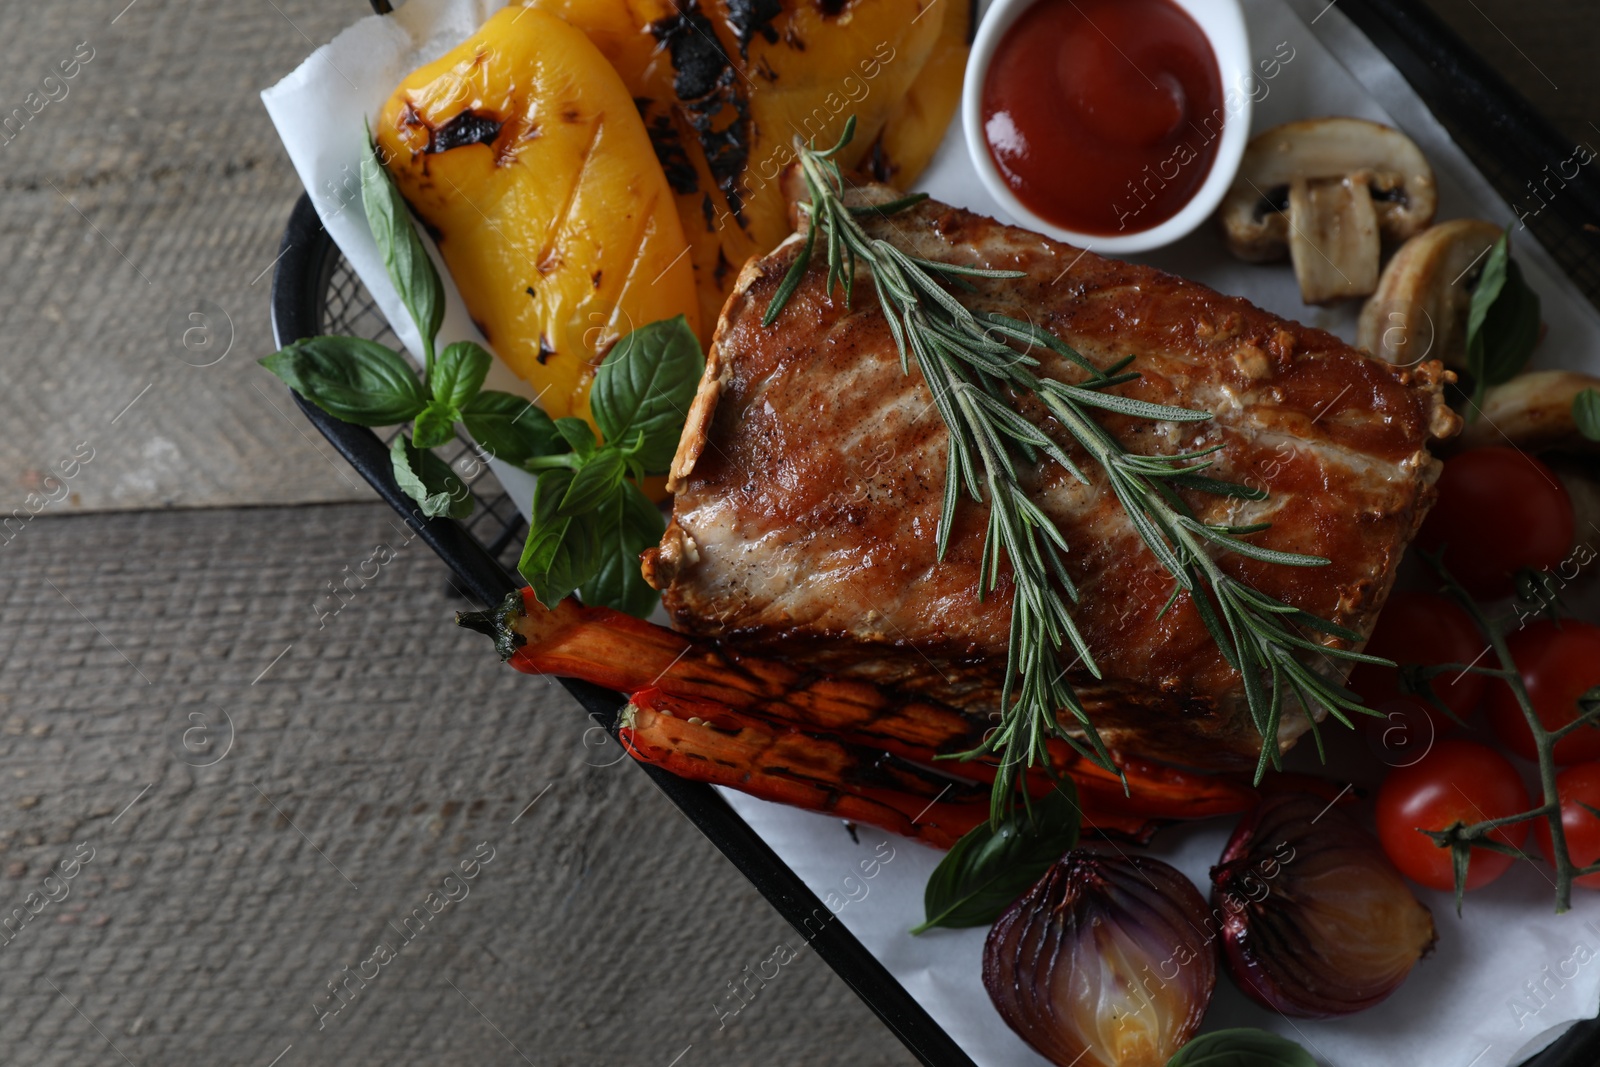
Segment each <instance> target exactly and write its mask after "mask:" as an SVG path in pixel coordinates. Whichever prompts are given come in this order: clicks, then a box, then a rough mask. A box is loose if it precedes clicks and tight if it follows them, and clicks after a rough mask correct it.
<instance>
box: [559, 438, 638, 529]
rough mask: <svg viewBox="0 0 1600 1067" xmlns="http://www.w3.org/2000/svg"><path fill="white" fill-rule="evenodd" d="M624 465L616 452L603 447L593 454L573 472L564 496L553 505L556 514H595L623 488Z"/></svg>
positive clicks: (616, 450) (620, 454) (613, 449)
mask: <svg viewBox="0 0 1600 1067" xmlns="http://www.w3.org/2000/svg"><path fill="white" fill-rule="evenodd" d="M623 473H624V462H623V458H622V453H621V451H619V450H618V449H615V448H612V447H611V446H609V445H608V446H606V447H605V448H602V449H600V450H598V451H596V452H592V453H590V455H589V458H588V459H586V460H584V461H583V463H582V464H581V465H579V467H578V469H577V470H575V471H573V472H572V481H571V483H570V484H569V485H568V486H567V492H566V495H565V496H563V497H562V498H561V502H560V503H559V504H557V505H556V514H558V515H577V514H579V513H580V512H586V511H590V512H592V511H594V510H596V509H597V508H599V507H600V506H601V505H602V504H604V503H605V502H606V501H608V500H610V499H611V498H612V497H613V496H615V495H616V493H617V489H618V487H620V486H621V485H622V475H623Z"/></svg>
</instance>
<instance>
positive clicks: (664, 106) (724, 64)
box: [526, 0, 967, 336]
mask: <svg viewBox="0 0 1600 1067" xmlns="http://www.w3.org/2000/svg"><path fill="white" fill-rule="evenodd" d="M526 2H527V3H528V4H529V6H530V7H532V8H533V9H535V10H539V11H545V12H549V13H552V14H555V15H559V16H560V17H561V18H562V19H564V20H566V21H567V22H569V23H571V24H572V25H573V26H576V27H578V28H579V29H581V30H583V31H584V32H585V33H587V34H588V35H589V37H590V39H591V40H593V41H594V43H595V44H596V45H597V46H598V47H599V49H600V51H601V52H603V53H604V54H605V56H606V58H607V59H609V60H610V61H611V63H612V65H613V66H614V67H615V68H616V69H617V71H618V73H620V74H621V75H622V80H623V82H624V83H625V84H626V85H627V87H628V91H629V93H631V94H632V96H633V97H634V100H635V102H636V103H637V104H638V106H639V110H640V112H641V113H642V114H643V116H644V120H645V125H646V126H647V128H648V129H649V133H650V139H651V140H652V142H654V145H655V150H656V154H657V156H658V157H659V158H660V160H661V164H662V168H663V169H664V171H665V172H666V176H667V180H668V182H669V183H670V184H671V186H672V190H673V192H674V193H675V194H676V197H677V208H678V214H679V217H680V219H681V220H682V224H683V230H684V233H685V235H686V236H687V237H688V240H689V243H690V247H691V251H690V254H689V258H690V260H692V262H693V264H694V272H695V281H696V284H697V285H698V288H699V292H700V315H701V324H702V326H703V327H704V330H705V332H706V334H709V332H710V330H711V329H712V328H713V327H714V325H715V324H716V321H717V316H718V315H719V314H720V312H721V310H722V304H723V301H724V300H725V299H726V297H727V294H728V292H729V290H730V289H731V288H732V286H733V283H734V279H735V278H736V277H737V276H738V273H739V268H740V267H742V266H743V265H744V263H745V260H747V259H748V258H750V257H751V256H753V255H764V254H765V253H767V252H769V251H771V250H772V248H773V247H774V246H776V245H777V244H778V242H780V241H782V240H783V239H784V238H785V237H787V236H788V235H789V233H790V229H791V227H790V225H789V220H788V215H787V204H786V203H785V201H784V197H783V193H782V190H781V189H780V188H779V183H778V177H779V175H780V174H781V173H782V171H783V168H784V167H785V166H786V165H787V164H788V163H789V162H790V161H791V160H792V159H793V158H794V155H793V150H792V148H791V145H792V142H793V139H794V137H795V136H796V135H799V136H801V137H803V138H814V139H815V140H816V142H817V144H819V145H832V144H833V142H834V141H836V140H837V139H838V137H839V134H840V133H841V132H842V131H843V129H844V124H845V121H846V120H847V119H848V118H849V117H850V116H851V115H852V114H854V115H855V116H856V135H855V140H854V141H853V142H852V144H851V145H850V147H849V148H848V149H847V150H846V151H845V152H843V153H841V155H840V157H839V162H840V165H841V166H843V167H844V168H845V169H846V170H849V169H852V168H854V167H855V166H856V165H857V164H858V163H860V162H861V161H862V160H863V159H864V158H865V156H866V154H867V152H868V150H869V148H870V147H871V146H872V145H873V143H874V141H875V140H876V139H877V137H878V135H879V132H880V131H881V130H882V129H883V125H884V122H885V120H886V118H887V117H888V116H889V115H891V114H893V113H894V112H895V111H896V110H897V108H898V107H899V106H900V101H901V100H902V98H904V97H905V95H906V92H907V90H908V89H909V88H910V86H911V85H912V84H913V82H914V81H915V80H916V78H917V76H918V74H919V73H920V72H921V71H922V69H923V67H924V65H925V64H926V63H927V61H928V58H929V56H930V55H932V54H933V53H934V49H935V46H936V45H937V44H938V43H939V42H940V39H941V30H942V25H943V23H944V22H945V20H946V17H947V16H946V11H945V10H944V9H947V8H949V7H952V6H959V5H962V4H964V3H966V2H967V0H678V2H677V3H674V2H673V0H526ZM941 5H942V7H941ZM924 15H926V17H923V16H924ZM959 76H960V75H959V70H958V71H957V73H956V77H957V79H958V80H959ZM957 91H958V92H959V88H958V90H957ZM939 106H946V105H945V103H944V102H943V101H942V98H941V102H940V103H939ZM948 106H949V107H950V108H951V109H952V110H953V106H954V104H953V100H952V101H950V102H948ZM931 107H932V105H930V116H931ZM948 121H949V112H948V111H947V112H946V113H945V115H944V121H943V123H939V124H938V127H939V128H938V130H937V134H936V135H933V143H934V144H935V145H936V144H937V143H938V138H939V137H942V136H943V133H944V125H947V124H948ZM913 139H914V138H913ZM899 150H900V149H897V151H899ZM931 154H932V149H931V148H929V149H928V151H927V152H926V153H925V154H924V155H923V157H922V158H923V159H924V160H925V159H926V157H927V156H928V155H931ZM919 169H920V165H919V164H916V162H915V160H912V159H908V160H907V162H906V163H905V164H903V165H902V166H901V167H900V169H899V172H898V173H897V174H896V178H897V180H899V181H902V182H908V181H910V180H911V179H912V178H914V177H915V176H916V174H915V171H916V170H919ZM703 336H704V335H703Z"/></svg>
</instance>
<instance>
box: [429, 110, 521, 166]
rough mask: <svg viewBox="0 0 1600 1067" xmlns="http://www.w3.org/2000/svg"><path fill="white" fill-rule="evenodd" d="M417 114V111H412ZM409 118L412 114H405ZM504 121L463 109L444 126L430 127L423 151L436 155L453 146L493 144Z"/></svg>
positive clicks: (483, 113)
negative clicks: (426, 143)
mask: <svg viewBox="0 0 1600 1067" xmlns="http://www.w3.org/2000/svg"><path fill="white" fill-rule="evenodd" d="M412 114H415V112H412ZM405 118H406V119H409V118H410V116H409V115H407V116H405ZM504 125H505V123H504V121H502V120H501V119H499V118H497V117H496V116H494V115H490V114H487V113H485V112H482V111H463V112H461V114H459V115H457V116H456V117H455V118H453V119H451V120H450V121H448V122H446V123H445V124H444V125H442V126H432V127H429V129H428V145H427V147H426V148H424V149H423V150H422V151H423V152H424V153H425V154H426V155H430V156H436V155H438V154H439V153H440V152H448V151H450V150H451V149H452V148H461V147H463V146H465V145H469V144H493V143H494V142H495V139H496V138H498V137H499V136H500V130H501V128H502V127H503V126H504Z"/></svg>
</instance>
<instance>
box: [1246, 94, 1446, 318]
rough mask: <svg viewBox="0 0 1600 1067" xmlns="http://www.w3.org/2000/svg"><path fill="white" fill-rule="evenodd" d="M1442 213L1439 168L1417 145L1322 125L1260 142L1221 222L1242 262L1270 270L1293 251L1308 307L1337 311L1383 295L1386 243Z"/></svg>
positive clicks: (1286, 128)
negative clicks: (1341, 304) (1349, 302)
mask: <svg viewBox="0 0 1600 1067" xmlns="http://www.w3.org/2000/svg"><path fill="white" fill-rule="evenodd" d="M1437 204H1438V192H1437V189H1436V187H1435V185H1434V179H1433V168H1432V167H1430V166H1429V165H1428V161H1427V159H1426V158H1424V157H1423V155H1422V151H1421V149H1419V148H1418V147H1417V146H1416V144H1415V143H1414V142H1413V141H1412V140H1411V138H1409V137H1407V136H1406V135H1405V134H1403V133H1401V132H1400V131H1399V130H1396V129H1392V128H1391V127H1388V126H1382V125H1379V124H1378V123H1376V122H1368V121H1366V120H1365V119H1352V118H1322V119H1306V120H1303V121H1300V122H1289V123H1285V124H1284V125H1282V126H1275V127H1273V128H1272V129H1270V130H1267V131H1266V132H1265V133H1262V134H1260V135H1258V136H1257V137H1256V138H1255V139H1254V140H1252V141H1251V142H1250V144H1249V146H1248V147H1247V148H1246V149H1245V153H1244V161H1243V162H1242V163H1241V164H1240V165H1239V176H1238V177H1237V178H1235V179H1234V182H1233V187H1232V188H1231V189H1229V190H1228V195H1227V197H1226V198H1225V199H1224V200H1223V202H1222V208H1221V211H1220V215H1219V217H1220V219H1221V220H1222V228H1223V232H1224V234H1225V235H1226V237H1227V241H1228V248H1229V249H1230V250H1231V251H1232V252H1233V254H1234V255H1236V256H1238V257H1239V258H1240V259H1244V260H1248V261H1250V262H1252V263H1266V262H1270V261H1272V260H1277V259H1282V258H1283V256H1284V253H1285V252H1287V253H1288V254H1289V257H1290V259H1291V260H1292V261H1293V263H1294V272H1295V278H1296V279H1297V280H1298V281H1299V283H1300V296H1301V298H1302V299H1303V300H1304V301H1305V302H1306V303H1308V304H1329V303H1333V302H1335V301H1338V300H1344V299H1349V298H1352V297H1360V296H1367V295H1368V294H1370V293H1371V292H1372V291H1373V290H1374V289H1376V288H1377V286H1378V259H1379V253H1380V252H1381V249H1382V242H1383V241H1386V240H1387V241H1403V240H1405V239H1406V238H1408V237H1410V236H1412V235H1413V234H1415V233H1417V232H1418V231H1420V230H1421V229H1423V228H1424V227H1425V226H1427V225H1428V223H1430V222H1432V221H1433V212H1434V209H1435V207H1436V206H1437Z"/></svg>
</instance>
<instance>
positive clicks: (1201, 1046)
mask: <svg viewBox="0 0 1600 1067" xmlns="http://www.w3.org/2000/svg"><path fill="white" fill-rule="evenodd" d="M1167 1067H1317V1061H1316V1060H1314V1059H1312V1058H1311V1053H1309V1052H1307V1051H1306V1050H1305V1049H1303V1048H1301V1047H1300V1046H1299V1045H1297V1044H1295V1043H1294V1042H1293V1041H1290V1040H1289V1039H1288V1038H1286V1037H1279V1036H1278V1035H1277V1034H1274V1033H1269V1032H1268V1031H1266V1030H1253V1029H1248V1028H1240V1029H1237V1030H1214V1031H1212V1032H1211V1033H1209V1034H1201V1035H1200V1036H1199V1037H1197V1038H1195V1039H1194V1040H1193V1041H1190V1042H1189V1043H1188V1044H1187V1045H1185V1046H1183V1047H1182V1048H1180V1049H1179V1050H1178V1052H1177V1054H1176V1055H1175V1056H1173V1057H1172V1059H1170V1060H1168V1061H1167Z"/></svg>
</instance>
